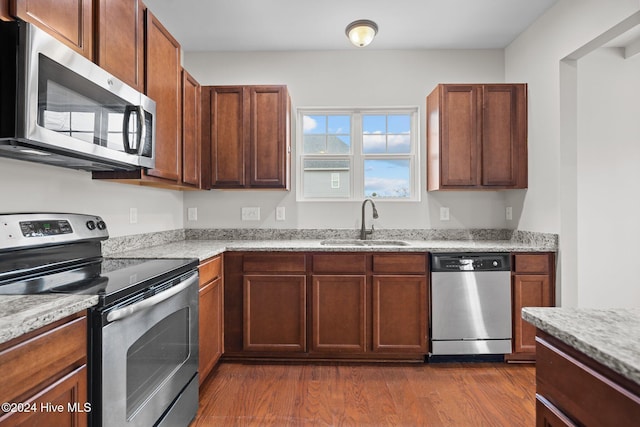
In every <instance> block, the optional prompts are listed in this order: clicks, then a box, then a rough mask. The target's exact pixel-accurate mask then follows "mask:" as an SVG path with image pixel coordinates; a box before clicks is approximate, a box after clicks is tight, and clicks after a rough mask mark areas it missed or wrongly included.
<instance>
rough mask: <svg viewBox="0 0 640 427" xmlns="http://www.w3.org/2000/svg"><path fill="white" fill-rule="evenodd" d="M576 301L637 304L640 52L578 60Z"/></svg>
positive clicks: (610, 50) (600, 54)
mask: <svg viewBox="0 0 640 427" xmlns="http://www.w3.org/2000/svg"><path fill="white" fill-rule="evenodd" d="M578 99H579V100H580V102H579V104H578V141H579V144H578V213H579V215H578V224H577V225H578V236H579V237H578V283H579V284H580V291H579V294H578V305H580V306H585V307H602V306H610V307H634V306H635V307H637V306H640V285H639V283H638V278H637V272H636V268H635V267H636V265H637V264H636V263H637V262H638V256H639V255H640V251H639V250H638V246H637V242H638V241H640V221H639V219H640V191H639V186H640V102H639V100H640V55H636V56H635V57H632V58H629V59H624V57H623V56H622V52H621V50H620V49H615V48H607V49H598V50H596V51H595V52H593V53H590V54H588V55H587V56H585V57H584V58H582V59H580V60H578Z"/></svg>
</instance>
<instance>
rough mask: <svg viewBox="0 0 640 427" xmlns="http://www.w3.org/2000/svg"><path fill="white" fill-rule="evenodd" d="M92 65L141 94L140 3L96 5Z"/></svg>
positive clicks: (122, 0) (124, 0)
mask: <svg viewBox="0 0 640 427" xmlns="http://www.w3.org/2000/svg"><path fill="white" fill-rule="evenodd" d="M95 22H96V26H97V28H96V38H97V41H96V55H95V57H96V58H95V59H96V60H95V62H96V64H98V65H99V66H100V67H102V68H104V69H105V70H107V71H108V72H110V73H111V74H113V75H114V76H116V77H117V78H119V79H120V80H122V81H123V82H125V83H126V84H128V85H129V86H131V87H133V88H135V89H137V90H138V91H140V92H143V91H144V5H143V4H142V1H141V0H98V1H97V2H96V21H95Z"/></svg>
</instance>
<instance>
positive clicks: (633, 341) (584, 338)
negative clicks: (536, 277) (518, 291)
mask: <svg viewBox="0 0 640 427" xmlns="http://www.w3.org/2000/svg"><path fill="white" fill-rule="evenodd" d="M522 318H523V319H524V320H526V321H527V322H529V323H531V324H533V325H534V326H535V327H537V328H539V329H541V330H543V331H544V332H546V333H548V334H549V335H552V336H554V337H556V338H558V339H559V340H561V341H562V342H564V343H566V344H567V345H569V346H571V347H573V348H575V349H576V350H578V351H580V352H582V353H584V354H586V355H587V356H589V357H591V358H592V359H594V360H596V361H598V362H600V363H601V364H603V365H605V366H607V367H608V368H611V369H612V370H613V371H615V372H617V373H619V374H621V375H622V376H624V377H625V378H628V379H629V380H631V381H634V382H636V383H637V384H640V308H621V309H595V308H594V309H590V308H561V307H553V308H551V307H547V308H542V307H540V308H538V307H535V308H534V307H526V308H523V309H522Z"/></svg>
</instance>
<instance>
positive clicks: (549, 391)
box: [536, 331, 640, 427]
mask: <svg viewBox="0 0 640 427" xmlns="http://www.w3.org/2000/svg"><path fill="white" fill-rule="evenodd" d="M536 351H537V353H536V355H537V361H536V425H537V426H538V427H546V426H554V427H555V426H636V425H638V420H640V385H638V383H636V382H634V381H631V380H629V379H628V378H626V377H623V376H621V375H620V374H618V373H617V372H614V371H613V370H611V369H610V368H608V367H606V366H604V365H602V364H601V363H599V362H597V361H596V360H594V359H592V358H591V357H589V356H587V355H586V354H584V353H582V352H579V351H577V350H576V349H574V348H572V347H570V346H568V345H566V344H565V343H563V342H561V341H559V340H558V339H556V338H554V337H552V336H550V335H548V334H546V333H545V332H542V331H538V339H537V348H536Z"/></svg>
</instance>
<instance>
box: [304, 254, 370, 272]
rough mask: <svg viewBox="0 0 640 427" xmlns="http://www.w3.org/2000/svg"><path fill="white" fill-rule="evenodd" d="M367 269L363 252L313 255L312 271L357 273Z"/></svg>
mask: <svg viewBox="0 0 640 427" xmlns="http://www.w3.org/2000/svg"><path fill="white" fill-rule="evenodd" d="M366 269H367V263H366V256H365V255H364V254H321V255H320V254H318V255H314V256H313V272H314V273H315V274H324V273H358V274H362V273H364V272H365V271H366Z"/></svg>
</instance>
